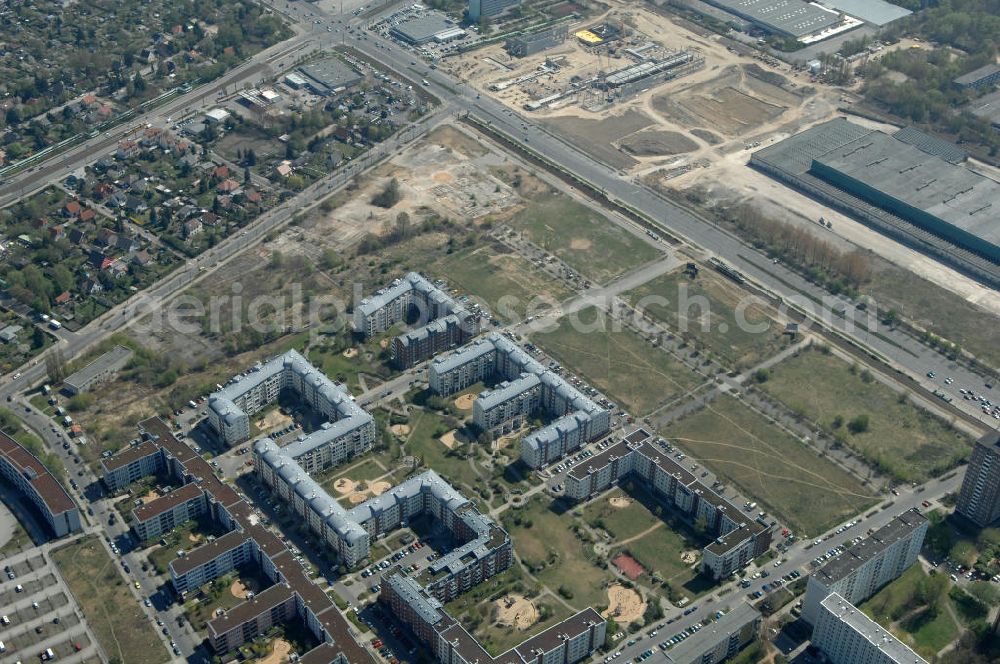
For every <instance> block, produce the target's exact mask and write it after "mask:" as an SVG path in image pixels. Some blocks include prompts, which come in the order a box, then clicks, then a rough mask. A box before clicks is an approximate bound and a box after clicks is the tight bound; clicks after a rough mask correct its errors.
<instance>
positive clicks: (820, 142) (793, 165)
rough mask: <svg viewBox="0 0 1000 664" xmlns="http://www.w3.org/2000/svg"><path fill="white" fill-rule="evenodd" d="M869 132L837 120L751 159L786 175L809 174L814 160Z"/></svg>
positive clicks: (825, 123) (760, 152)
mask: <svg viewBox="0 0 1000 664" xmlns="http://www.w3.org/2000/svg"><path fill="white" fill-rule="evenodd" d="M871 132H872V130H871V129H868V128H867V127H862V126H861V125H856V124H854V123H852V122H848V121H847V120H846V119H845V118H837V119H835V120H830V121H829V122H824V123H823V124H819V125H816V126H815V127H812V128H810V129H806V130H805V131H803V132H799V133H798V134H795V135H794V136H790V137H788V138H786V139H785V140H783V141H779V142H778V143H775V144H774V145H769V146H767V147H766V148H762V149H760V150H758V151H757V152H754V153H753V159H754V161H759V162H762V163H765V164H767V165H768V166H769V167H771V168H775V169H778V170H780V171H783V172H785V173H787V174H789V175H801V174H803V173H805V172H806V171H808V170H809V167H810V166H812V162H813V159H815V158H816V157H819V156H820V155H824V154H826V153H827V152H829V151H830V150H833V149H834V148H838V147H840V146H841V145H844V144H846V143H849V142H851V141H853V140H854V139H856V138H858V137H860V136H867V135H868V134H870V133H871Z"/></svg>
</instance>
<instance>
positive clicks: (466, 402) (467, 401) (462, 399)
mask: <svg viewBox="0 0 1000 664" xmlns="http://www.w3.org/2000/svg"><path fill="white" fill-rule="evenodd" d="M475 400H476V395H475V394H460V395H459V396H458V398H456V399H455V408H458V409H459V410H472V404H473V402H475Z"/></svg>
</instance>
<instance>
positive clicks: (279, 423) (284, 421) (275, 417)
mask: <svg viewBox="0 0 1000 664" xmlns="http://www.w3.org/2000/svg"><path fill="white" fill-rule="evenodd" d="M291 423H292V418H290V417H288V416H287V415H283V414H282V413H281V411H280V410H272V411H271V412H269V413H268V414H267V415H265V416H264V417H262V418H261V419H259V420H257V428H258V429H260V430H261V431H270V430H271V429H276V428H278V427H286V426H288V425H289V424H291Z"/></svg>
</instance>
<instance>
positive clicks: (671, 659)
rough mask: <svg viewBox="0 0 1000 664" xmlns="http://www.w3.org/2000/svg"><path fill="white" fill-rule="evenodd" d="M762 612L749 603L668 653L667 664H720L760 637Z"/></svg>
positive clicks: (735, 609)
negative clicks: (758, 633) (758, 635)
mask: <svg viewBox="0 0 1000 664" xmlns="http://www.w3.org/2000/svg"><path fill="white" fill-rule="evenodd" d="M760 624H761V616H760V612H759V611H757V609H755V608H753V607H752V606H750V605H749V604H747V603H746V602H740V603H739V604H737V605H736V607H735V608H733V609H732V610H730V611H729V612H728V613H726V614H724V615H723V616H722V617H721V618H719V619H718V620H715V621H713V622H711V623H709V624H707V625H705V628H704V629H701V630H699V631H698V632H696V633H695V634H693V635H692V636H690V637H688V638H686V639H684V640H683V641H681V642H680V643H678V644H677V645H675V646H674V647H673V648H671V649H670V650H668V651H667V652H665V653H664V659H663V661H664V662H667V664H718V663H719V662H721V661H723V660H725V659H727V658H729V657H732V656H733V655H735V654H736V653H738V652H739V651H740V650H742V649H743V648H745V647H746V646H747V645H748V644H749V643H750V642H751V641H753V640H754V637H756V635H757V630H758V629H759V627H760Z"/></svg>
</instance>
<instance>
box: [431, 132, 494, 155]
mask: <svg viewBox="0 0 1000 664" xmlns="http://www.w3.org/2000/svg"><path fill="white" fill-rule="evenodd" d="M427 141H428V142H430V143H437V144H438V145H440V146H442V147H445V148H449V149H452V150H457V151H458V152H461V153H462V154H464V155H466V156H467V157H481V156H482V155H484V154H486V148H484V147H483V146H482V145H480V144H479V143H477V142H476V140H475V139H473V138H472V137H471V136H469V135H468V134H466V133H465V132H463V131H459V130H458V129H455V128H454V127H449V126H447V125H446V126H443V127H438V128H437V129H435V130H434V131H432V132H431V133H430V134H428V135H427Z"/></svg>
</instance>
